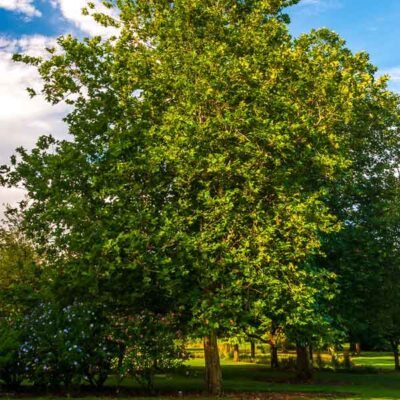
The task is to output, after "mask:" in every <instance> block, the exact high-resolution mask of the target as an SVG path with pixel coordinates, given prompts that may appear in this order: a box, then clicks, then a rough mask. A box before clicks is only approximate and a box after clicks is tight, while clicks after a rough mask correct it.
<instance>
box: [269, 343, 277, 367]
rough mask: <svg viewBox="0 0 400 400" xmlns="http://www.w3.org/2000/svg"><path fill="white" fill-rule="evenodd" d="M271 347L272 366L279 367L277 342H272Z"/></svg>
mask: <svg viewBox="0 0 400 400" xmlns="http://www.w3.org/2000/svg"><path fill="white" fill-rule="evenodd" d="M269 349H270V354H271V368H272V369H278V368H279V358H278V347H277V346H276V344H275V343H270V345H269Z"/></svg>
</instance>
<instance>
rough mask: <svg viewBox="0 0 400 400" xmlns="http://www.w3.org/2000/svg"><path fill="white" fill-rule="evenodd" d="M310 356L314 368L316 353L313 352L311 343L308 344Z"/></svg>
mask: <svg viewBox="0 0 400 400" xmlns="http://www.w3.org/2000/svg"><path fill="white" fill-rule="evenodd" d="M308 356H309V357H310V366H311V368H313V367H314V354H313V347H312V345H311V344H310V345H309V346H308Z"/></svg>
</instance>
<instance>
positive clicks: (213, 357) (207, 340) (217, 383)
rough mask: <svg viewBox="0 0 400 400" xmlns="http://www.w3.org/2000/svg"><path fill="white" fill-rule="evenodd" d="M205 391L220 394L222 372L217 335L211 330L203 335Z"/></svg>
mask: <svg viewBox="0 0 400 400" xmlns="http://www.w3.org/2000/svg"><path fill="white" fill-rule="evenodd" d="M204 359H205V383H206V391H207V393H208V394H210V395H213V396H220V395H221V394H222V373H221V365H220V362H219V353H218V343H217V335H216V333H215V331H211V332H210V333H209V334H208V335H206V336H205V337H204Z"/></svg>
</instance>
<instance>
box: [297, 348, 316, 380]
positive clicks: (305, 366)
mask: <svg viewBox="0 0 400 400" xmlns="http://www.w3.org/2000/svg"><path fill="white" fill-rule="evenodd" d="M296 353H297V360H296V375H297V378H299V379H301V380H309V379H311V378H312V375H313V373H312V369H311V368H310V362H309V359H308V349H307V346H304V345H300V344H298V343H297V344H296Z"/></svg>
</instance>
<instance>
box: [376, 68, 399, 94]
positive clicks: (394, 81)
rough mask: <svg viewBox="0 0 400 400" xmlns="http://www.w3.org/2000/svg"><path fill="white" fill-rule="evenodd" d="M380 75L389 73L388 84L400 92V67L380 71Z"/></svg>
mask: <svg viewBox="0 0 400 400" xmlns="http://www.w3.org/2000/svg"><path fill="white" fill-rule="evenodd" d="M377 75H378V76H382V75H389V77H390V80H389V82H388V86H389V88H390V89H391V90H393V91H394V92H397V93H400V67H392V68H388V69H385V70H382V71H378V74H377Z"/></svg>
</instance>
